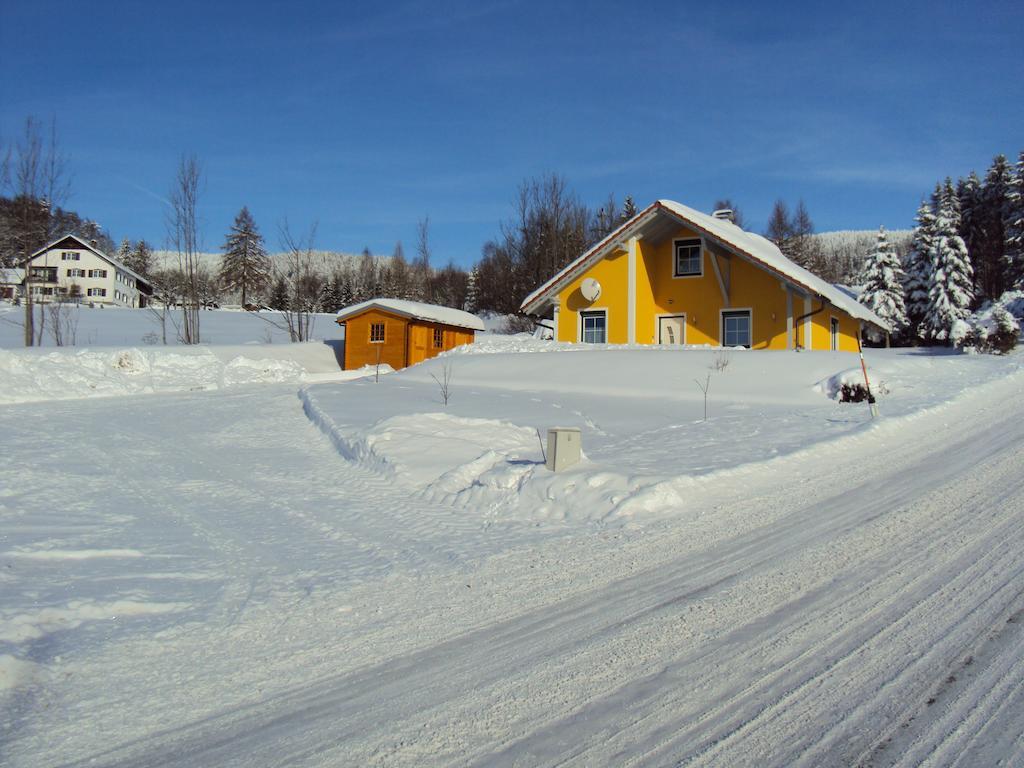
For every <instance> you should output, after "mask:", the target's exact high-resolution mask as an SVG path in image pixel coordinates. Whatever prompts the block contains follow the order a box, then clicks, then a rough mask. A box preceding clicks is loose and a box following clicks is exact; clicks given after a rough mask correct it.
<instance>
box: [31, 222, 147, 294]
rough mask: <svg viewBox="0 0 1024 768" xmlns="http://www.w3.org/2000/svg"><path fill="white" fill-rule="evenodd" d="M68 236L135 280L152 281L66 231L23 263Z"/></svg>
mask: <svg viewBox="0 0 1024 768" xmlns="http://www.w3.org/2000/svg"><path fill="white" fill-rule="evenodd" d="M68 238H70V239H72V240H74V241H75V242H77V243H78V244H79V245H81V247H82V248H85V249H86V250H89V251H92V252H93V253H95V254H96V255H97V256H99V257H100V258H101V259H103V260H104V261H107V262H109V263H110V264H111V266H113V267H116V268H117V269H120V270H121V271H122V272H127V273H128V274H129V275H131V276H132V277H134V278H135V279H136V280H139V281H141V282H143V283H145V284H146V285H152V283H150V282H149V280H147V279H146V278H144V277H143V276H142V275H140V274H139V273H138V272H136V271H135V270H134V269H131V268H130V267H126V266H125V265H124V264H122V263H121V262H120V261H118V260H117V259H115V258H114V257H113V256H108V255H107V254H105V253H104V252H103V251H101V250H100V249H99V248H97V247H96V246H95V245H92V244H90V243H87V242H86V241H85V240H83V239H82V238H80V237H79V236H78V235H72V234H71V233H68V234H66V235H61V236H60V237H58V238H57V239H56V240H54V241H53V242H52V243H47V244H46V245H44V246H43V247H42V248H40V249H39V250H38V251H36V252H35V253H33V254H32V255H31V256H29V257H28V258H27V259H25V263H26V264H27V263H28V262H30V261H32V259H34V258H35V257H36V256H38V255H39V254H41V253H45V252H46V251H48V250H50V249H51V248H53V247H54V246H55V245H57V244H58V243H61V242H63V241H65V240H67V239H68Z"/></svg>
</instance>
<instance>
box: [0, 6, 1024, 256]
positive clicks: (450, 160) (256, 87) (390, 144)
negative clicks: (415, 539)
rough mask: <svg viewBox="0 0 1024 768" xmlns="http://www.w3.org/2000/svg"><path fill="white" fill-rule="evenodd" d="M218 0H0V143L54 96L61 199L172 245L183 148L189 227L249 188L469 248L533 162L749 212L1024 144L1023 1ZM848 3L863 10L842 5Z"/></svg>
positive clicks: (882, 184)
mask: <svg viewBox="0 0 1024 768" xmlns="http://www.w3.org/2000/svg"><path fill="white" fill-rule="evenodd" d="M776 5H777V4H773V3H743V2H730V3H700V4H697V3H687V2H669V3H648V4H643V5H637V6H636V7H631V4H630V3H626V2H617V3H603V2H588V3H576V4H569V3H557V2H546V3H528V2H487V0H475V1H471V2H448V3H426V2H400V1H399V2H396V3H392V4H371V3H345V2H338V3H327V2H324V3H314V2H310V3H289V2H262V3H261V2H250V3H248V4H247V6H246V9H245V10H244V11H242V10H239V9H236V8H235V7H233V6H232V5H231V4H220V3H216V2H203V3H198V2H188V1H185V2H175V3H164V4H158V3H127V2H125V3H113V2H98V3H82V2H68V3H53V2H40V1H39V0H33V1H32V2H21V1H20V0H3V3H2V4H0V51H2V53H0V56H2V58H3V62H4V67H3V69H4V72H5V77H4V78H3V80H2V81H0V141H3V142H4V143H7V142H9V141H10V140H11V139H12V138H13V137H14V135H15V134H16V133H17V131H18V130H19V129H20V127H21V124H22V122H23V121H24V119H25V117H26V116H27V115H37V116H40V117H43V118H49V117H50V116H51V115H55V116H56V118H57V123H58V130H59V134H60V139H61V143H62V145H63V148H64V149H65V150H66V151H67V153H68V154H69V155H70V157H71V161H72V167H73V169H74V185H73V196H72V199H71V200H70V203H69V207H71V208H73V209H75V210H78V211H79V212H80V213H82V214H83V215H86V216H89V217H91V218H94V219H96V220H98V221H100V222H101V223H102V224H103V225H104V226H105V227H107V228H108V229H109V230H110V231H111V233H112V234H113V236H114V237H115V238H117V239H120V238H121V237H124V236H128V237H131V238H133V239H135V238H139V237H145V238H146V239H147V240H149V241H150V242H151V243H154V244H156V245H158V246H159V245H161V244H162V243H163V242H164V239H165V234H164V224H163V220H164V219H163V217H164V210H163V207H164V204H163V203H162V198H164V197H166V195H167V191H168V189H169V187H170V184H171V180H172V178H173V175H174V169H175V166H176V164H177V161H178V158H179V157H180V155H181V154H182V153H183V152H194V153H196V154H197V155H198V156H199V158H200V160H201V161H202V163H203V167H204V170H205V177H206V183H205V188H204V194H203V197H202V199H201V214H202V217H203V221H204V228H203V229H204V231H203V235H204V244H205V246H206V249H207V250H214V249H216V248H218V247H219V246H220V245H221V243H222V242H223V237H224V232H225V231H226V229H227V227H228V226H229V225H230V223H231V221H232V219H233V217H234V215H235V214H236V213H237V212H238V210H239V208H241V206H242V205H248V206H249V208H250V210H252V212H253V214H254V216H255V217H256V221H257V223H258V224H259V225H260V226H261V228H262V230H263V231H264V233H265V235H267V239H268V241H269V244H270V245H271V247H275V246H276V240H277V234H276V233H277V228H278V222H279V221H281V220H282V219H283V218H284V217H287V218H288V219H289V221H290V222H291V224H292V227H293V229H303V228H305V227H306V226H308V225H309V224H310V223H312V222H313V221H317V222H318V224H319V229H318V245H319V246H320V247H323V248H330V249H336V250H345V251H352V252H356V251H360V250H362V248H363V247H366V246H368V247H370V248H371V249H372V250H373V251H374V252H384V253H390V251H391V250H392V248H393V247H394V244H395V242H396V241H397V240H402V241H403V242H404V244H405V246H406V251H407V253H408V252H411V250H412V248H413V244H414V241H415V232H416V222H417V221H418V220H419V219H421V218H422V217H424V216H429V217H430V221H431V239H432V246H433V250H434V259H435V261H436V262H438V263H440V262H443V261H447V260H448V259H449V258H451V259H454V260H455V261H456V262H457V263H460V264H469V263H471V262H472V261H474V260H475V259H477V258H478V257H479V253H480V247H481V245H482V244H483V242H484V241H485V240H487V239H488V238H491V237H494V236H496V235H497V233H498V231H499V225H500V222H501V221H502V220H503V219H506V218H507V217H508V216H509V215H510V213H511V201H512V199H513V196H514V194H515V190H516V188H517V186H518V185H519V184H520V183H521V182H522V181H523V180H524V179H526V178H530V177H534V176H538V175H540V174H544V173H547V172H557V173H560V174H562V175H564V176H565V177H566V179H567V180H568V182H569V184H570V186H571V187H572V188H573V189H574V190H575V191H576V192H577V193H578V194H579V195H580V197H581V198H582V199H583V200H584V202H586V203H588V204H590V205H593V206H596V205H597V204H599V203H600V202H601V201H602V200H604V199H605V198H606V197H607V195H608V194H609V193H614V194H615V195H616V196H617V197H618V198H619V199H620V200H621V199H622V197H623V196H624V195H626V194H631V195H633V197H634V198H635V199H636V201H637V203H638V204H640V205H645V204H647V203H649V202H651V201H652V200H654V199H656V198H658V197H667V198H671V199H675V200H678V201H680V202H683V203H686V204H688V205H691V206H693V207H696V208H700V209H704V210H709V209H710V208H711V206H712V205H713V203H714V201H715V199H716V198H718V197H725V196H728V197H731V198H732V199H733V200H734V201H736V202H737V203H738V204H739V207H740V208H741V209H742V211H743V213H744V215H745V217H746V219H747V223H748V226H749V227H751V228H754V229H757V230H760V229H761V228H763V226H764V222H765V220H766V219H767V217H768V213H769V211H770V209H771V205H772V202H773V201H774V200H775V199H776V198H778V197H782V198H784V199H786V200H787V201H789V202H790V203H795V202H796V201H797V200H798V199H799V198H803V199H804V200H805V202H806V204H807V207H808V210H809V211H810V214H811V217H812V218H813V219H814V222H815V225H816V227H817V229H818V230H819V231H825V230H831V229H865V228H874V227H877V226H878V225H879V224H885V225H886V226H887V227H889V228H904V227H907V226H909V225H910V224H911V223H912V217H913V214H914V212H915V210H916V208H917V204H918V202H919V200H920V198H921V197H922V196H923V195H924V194H926V193H927V192H928V191H929V190H930V189H931V187H932V186H933V185H934V183H935V181H937V180H939V179H940V178H941V177H944V176H946V175H952V176H954V177H955V176H958V175H964V174H966V173H967V172H969V171H970V170H972V169H976V170H978V171H979V173H981V172H983V171H984V170H985V168H986V167H987V166H988V164H989V162H990V161H991V158H992V156H993V155H995V154H996V153H998V152H1003V153H1006V154H1008V155H1009V154H1012V155H1014V156H1015V155H1016V153H1017V152H1018V151H1020V150H1021V149H1024V98H1022V97H1024V50H1022V46H1021V43H1020V41H1021V31H1022V29H1024V4H1021V3H1020V2H1005V3H1004V2H989V3H943V2H931V3H920V4H918V3H898V2H888V3H883V4H877V5H875V4H870V3H857V4H839V3H807V4H799V3H793V4H786V5H781V4H778V7H776ZM851 9H852V10H851Z"/></svg>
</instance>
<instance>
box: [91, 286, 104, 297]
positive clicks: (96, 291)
mask: <svg viewBox="0 0 1024 768" xmlns="http://www.w3.org/2000/svg"><path fill="white" fill-rule="evenodd" d="M87 295H88V296H106V295H107V289H106V288H90V289H89V291H88V293H87Z"/></svg>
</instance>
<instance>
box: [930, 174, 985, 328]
mask: <svg viewBox="0 0 1024 768" xmlns="http://www.w3.org/2000/svg"><path fill="white" fill-rule="evenodd" d="M957 203H958V201H957V199H956V193H955V192H954V190H953V183H952V182H951V181H950V180H949V179H946V183H945V185H944V186H943V187H942V191H941V193H940V196H939V207H938V211H937V213H936V215H935V240H934V242H933V243H932V249H931V254H932V259H931V260H932V265H933V270H932V275H931V281H930V283H929V286H928V309H927V311H926V312H925V318H924V323H923V326H924V338H925V339H927V340H928V341H931V342H938V343H947V342H948V341H949V332H950V330H951V329H952V327H953V323H955V322H956V321H957V320H965V321H966V320H967V318H968V317H970V315H971V302H973V301H974V287H973V286H974V270H973V269H971V261H970V258H969V257H968V255H967V246H966V245H964V241H963V238H961V237H960V235H959V234H958V228H959V218H960V211H959V206H958V204H957Z"/></svg>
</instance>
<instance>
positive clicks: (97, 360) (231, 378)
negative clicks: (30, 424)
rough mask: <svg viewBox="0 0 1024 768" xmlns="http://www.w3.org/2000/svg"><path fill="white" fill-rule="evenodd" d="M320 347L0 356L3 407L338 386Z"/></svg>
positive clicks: (329, 355) (351, 374)
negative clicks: (260, 387) (255, 387)
mask: <svg viewBox="0 0 1024 768" xmlns="http://www.w3.org/2000/svg"><path fill="white" fill-rule="evenodd" d="M368 373H369V372H368V371H362V372H359V371H348V372H342V371H340V370H339V368H338V363H337V360H336V355H335V352H334V350H333V349H332V348H331V347H330V346H328V345H326V344H322V343H317V342H311V343H308V344H266V345H239V346H223V347H206V346H197V347H184V346H182V347H141V348H140V347H129V348H122V349H118V348H112V349H75V348H73V347H62V348H60V349H55V350H52V351H47V350H46V349H38V348H37V349H21V350H3V349H0V403H27V402H37V401H42V400H74V399H78V398H84V397H111V396H116V395H137V394H149V393H154V392H182V391H192V390H210V389H225V388H230V387H237V386H242V385H246V384H267V383H286V382H300V381H307V380H313V379H325V378H329V379H331V380H340V379H345V378H356V377H358V376H361V375H368Z"/></svg>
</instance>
